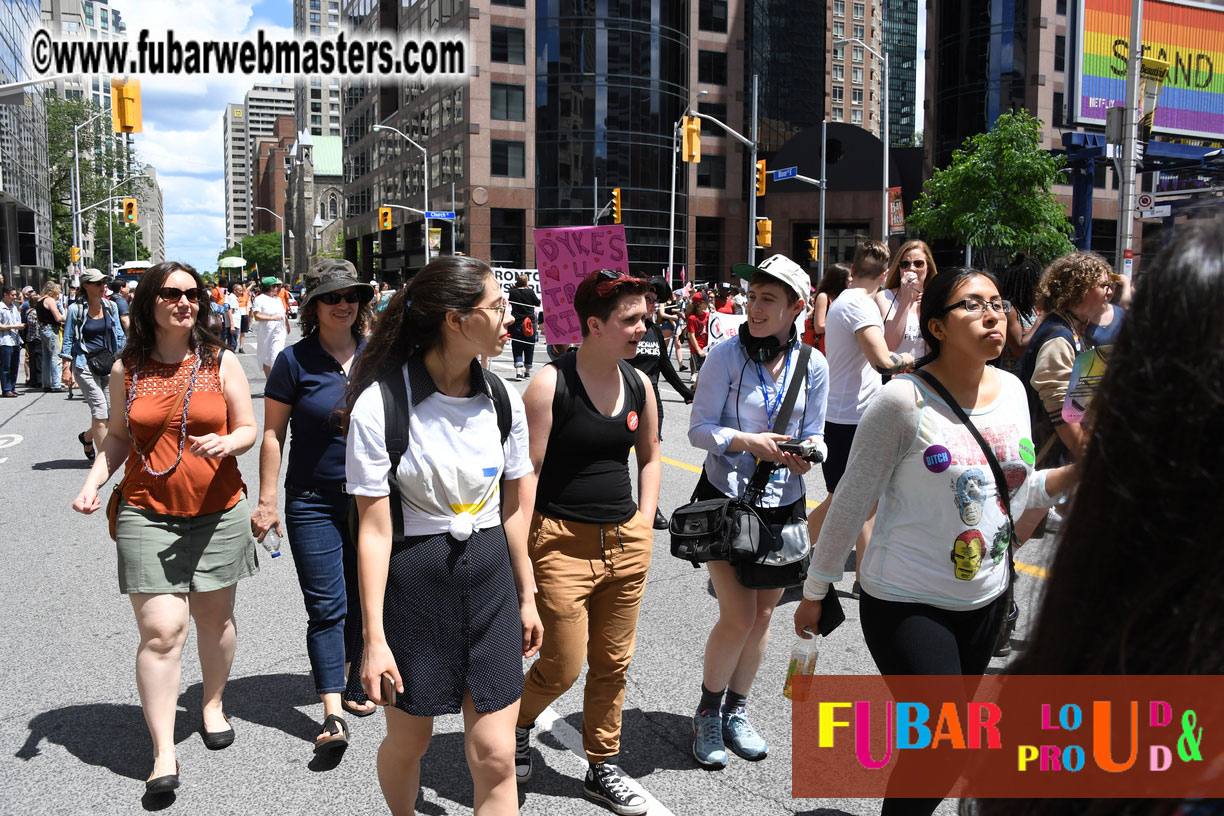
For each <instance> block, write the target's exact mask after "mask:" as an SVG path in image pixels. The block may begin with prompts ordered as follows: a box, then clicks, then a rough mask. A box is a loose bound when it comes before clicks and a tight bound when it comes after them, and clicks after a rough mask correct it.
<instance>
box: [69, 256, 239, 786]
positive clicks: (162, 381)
mask: <svg viewBox="0 0 1224 816" xmlns="http://www.w3.org/2000/svg"><path fill="white" fill-rule="evenodd" d="M207 308H208V296H207V294H206V292H205V290H204V282H203V280H202V279H201V278H200V276H199V275H198V274H197V273H196V271H195V270H194V269H192V268H191V267H190V266H187V265H186V264H180V263H176V262H173V261H169V262H166V263H160V264H156V265H154V266H152V267H150V268H149V270H148V271H147V272H145V273H144V276H143V277H142V279H141V281H140V286H139V287H137V289H136V295H135V297H134V298H133V300H132V310H131V323H130V327H131V333H130V334H129V336H128V342H127V346H126V347H125V348H124V350H123V354H122V356H121V357H120V358H119V359H118V360H117V361H116V362H115V365H114V368H112V369H111V378H110V388H111V403H112V404H113V405H114V406H115V407H116V410H115V411H114V413H113V415H112V417H111V421H110V429H109V432H108V433H107V436H106V441H105V442H104V443H103V445H102V449H101V452H102V455H101V456H99V457H98V459H97V461H96V462H94V466H93V469H92V470H91V471H90V472H89V475H88V476H87V477H86V478H85V485H84V487H82V488H81V492H80V493H79V494H78V495H77V497H76V499H75V500H74V501H73V503H72V507H73V509H74V510H76V511H77V512H79V513H85V514H90V513H94V512H96V511H98V510H99V509H101V507H102V500H101V498H100V497H99V496H98V490H99V489H100V488H101V487H102V485H104V484H106V482H107V480H108V479H109V478H110V476H111V474H112V473H113V472H114V471H116V470H118V469H119V466H120V464H123V463H125V462H126V466H125V470H124V476H123V480H122V481H121V482H120V483H119V487H118V491H119V505H118V512H117V515H116V517H115V524H114V533H115V538H116V543H117V548H118V554H119V591H120V592H123V593H125V594H127V595H128V596H129V598H130V600H131V603H132V609H133V611H134V612H135V613H136V623H137V626H138V628H139V630H140V646H139V648H138V649H137V652H136V685H137V687H138V688H139V690H140V702H141V705H142V707H143V708H144V713H145V721H146V722H147V723H148V726H149V734H150V736H151V737H152V740H153V770H152V773H150V775H149V779H148V781H147V782H146V783H145V789H146V792H148V793H152V794H161V793H168V792H169V791H172V790H174V789H176V788H177V787H178V786H179V778H178V762H177V761H176V760H175V739H174V720H175V710H176V708H177V706H178V696H179V679H180V675H181V671H182V666H181V659H182V651H183V644H184V643H185V642H186V640H187V632H188V629H189V627H190V621H191V620H192V619H194V620H195V624H196V640H197V644H198V649H199V655H200V669H201V672H202V674H203V686H204V687H203V711H202V722H201V731H202V735H203V738H204V744H205V746H206V747H208V748H210V749H213V750H217V749H221V748H225V747H227V746H228V745H230V744H231V743H232V742H233V741H234V729H233V727H232V726H231V725H230V723H229V719H228V718H227V717H226V716H225V712H224V709H223V707H222V701H221V696H222V692H223V691H224V690H225V683H226V680H227V679H228V678H229V671H230V665H231V664H232V663H233V659H234V646H235V635H236V626H235V622H234V593H235V589H236V584H237V583H238V581H239V580H241V579H243V578H246V577H248V576H251V575H254V574H255V573H256V572H257V571H258V569H259V567H258V564H257V562H256V558H255V542H254V540H253V539H252V538H251V529H250V521H249V519H250V511H249V510H248V509H247V504H246V498H245V496H244V494H245V487H244V485H243V483H242V475H241V474H240V473H239V472H238V463H237V459H236V457H238V456H239V455H241V454H243V453H245V452H246V451H247V450H249V449H250V447H251V445H253V444H254V442H255V416H254V411H253V409H252V407H251V392H250V388H249V387H248V385H247V380H246V375H245V374H243V371H242V366H241V365H240V364H239V362H238V358H237V357H235V356H234V355H232V354H225V353H224V352H225V346H224V344H223V343H222V342H221V341H220V339H218V338H217V337H215V336H213V335H212V334H210V333H209V332H208V331H207V329H206V328H205V326H206V325H207V322H206V321H207V319H208V318H207V311H206V310H207ZM119 406H123V408H122V410H119Z"/></svg>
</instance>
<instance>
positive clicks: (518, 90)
mask: <svg viewBox="0 0 1224 816" xmlns="http://www.w3.org/2000/svg"><path fill="white" fill-rule="evenodd" d="M489 102H490V110H491V114H490V115H491V116H492V118H494V119H500V120H502V121H506V122H522V121H525V120H526V118H527V114H526V95H525V93H524V90H523V86H522V85H504V84H502V83H499V82H494V83H493V84H492V85H491V86H490V100H489Z"/></svg>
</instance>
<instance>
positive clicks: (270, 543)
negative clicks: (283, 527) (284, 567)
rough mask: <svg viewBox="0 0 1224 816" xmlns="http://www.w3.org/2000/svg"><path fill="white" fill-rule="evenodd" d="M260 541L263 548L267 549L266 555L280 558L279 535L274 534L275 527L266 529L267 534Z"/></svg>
mask: <svg viewBox="0 0 1224 816" xmlns="http://www.w3.org/2000/svg"><path fill="white" fill-rule="evenodd" d="M260 543H261V544H263V548H264V549H265V550H267V551H268V555H270V556H272V557H273V558H280V548H281V537H280V536H279V535H277V534H276V528H275V527H273V528H272V529H270V530H268V533H267V535H265V536H264V540H263V541H261V542H260Z"/></svg>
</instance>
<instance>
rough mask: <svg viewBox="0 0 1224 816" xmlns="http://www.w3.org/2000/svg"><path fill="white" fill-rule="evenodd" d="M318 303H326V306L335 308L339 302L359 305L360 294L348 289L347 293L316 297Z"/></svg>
mask: <svg viewBox="0 0 1224 816" xmlns="http://www.w3.org/2000/svg"><path fill="white" fill-rule="evenodd" d="M318 299H319V302H320V303H326V304H327V305H328V306H335V305H336V304H338V303H339V302H340V301H342V300H343V301H344V302H345V303H360V302H361V293H360V292H358V291H357V290H356V289H350V290H349V291H347V292H326V293H324V294H322V295H319V296H318Z"/></svg>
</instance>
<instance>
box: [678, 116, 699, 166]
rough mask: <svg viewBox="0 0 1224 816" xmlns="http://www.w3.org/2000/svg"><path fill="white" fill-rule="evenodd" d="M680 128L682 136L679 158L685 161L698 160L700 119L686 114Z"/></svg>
mask: <svg viewBox="0 0 1224 816" xmlns="http://www.w3.org/2000/svg"><path fill="white" fill-rule="evenodd" d="M680 130H681V135H682V136H683V146H682V149H681V151H680V157H681V159H683V160H684V161H686V162H700V161H701V120H700V119H698V118H697V117H696V116H686V117H684V124H683V125H681V128H680Z"/></svg>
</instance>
